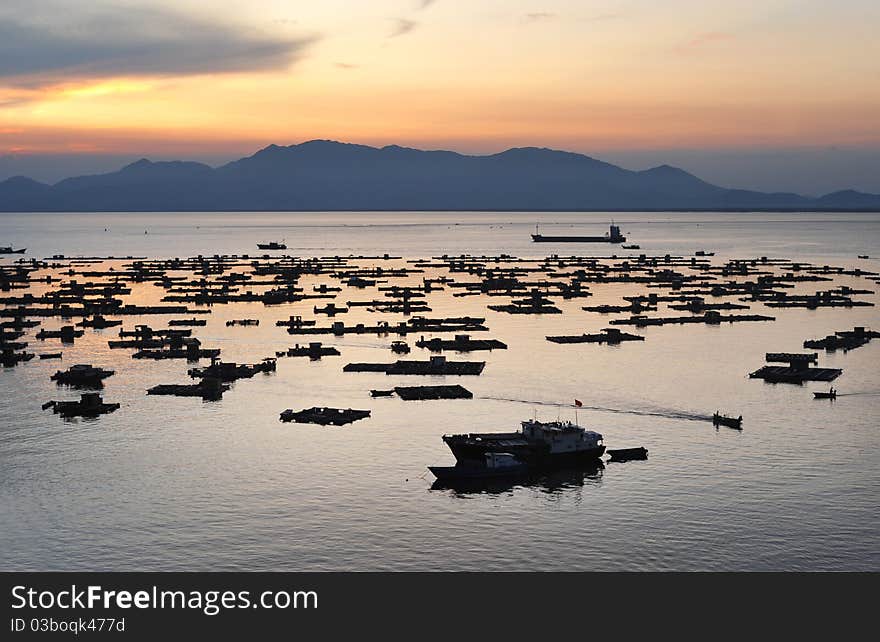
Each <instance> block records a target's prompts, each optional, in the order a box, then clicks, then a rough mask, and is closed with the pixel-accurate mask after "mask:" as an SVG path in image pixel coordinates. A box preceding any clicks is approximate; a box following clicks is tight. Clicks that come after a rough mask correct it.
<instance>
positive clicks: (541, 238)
mask: <svg viewBox="0 0 880 642" xmlns="http://www.w3.org/2000/svg"><path fill="white" fill-rule="evenodd" d="M532 240H533V241H534V242H535V243H625V242H626V237H625V236H624V235H623V234H621V233H620V226H619V225H614V224H613V223H612V224H611V228H610V230H609V231H608V233H606V234H605V235H603V236H545V235H543V234H539V233H538V226H537V225H536V226H535V233H534V234H532Z"/></svg>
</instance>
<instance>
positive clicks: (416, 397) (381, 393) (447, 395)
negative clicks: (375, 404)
mask: <svg viewBox="0 0 880 642" xmlns="http://www.w3.org/2000/svg"><path fill="white" fill-rule="evenodd" d="M370 394H372V395H373V396H374V397H389V396H391V394H396V395H397V396H398V397H400V398H401V399H403V400H404V401H424V400H429V399H473V397H474V393H472V392H471V391H470V390H468V389H467V388H465V387H464V386H459V385H457V384H456V385H452V386H397V387H396V388H393V389H391V390H371V391H370Z"/></svg>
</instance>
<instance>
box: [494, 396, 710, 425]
mask: <svg viewBox="0 0 880 642" xmlns="http://www.w3.org/2000/svg"><path fill="white" fill-rule="evenodd" d="M479 399H487V400H491V401H509V402H512V403H524V404H529V405H532V406H550V407H554V408H573V406H572V405H571V404H566V403H556V402H551V401H533V400H529V399H510V398H507V397H479ZM578 410H595V411H597V412H613V413H616V414H622V415H639V416H643V417H663V418H665V419H683V420H686V421H712V415H700V414H696V413H693V412H687V411H685V410H674V409H668V408H657V409H654V410H638V409H632V408H630V409H625V408H608V407H607V406H588V405H586V404H584V405H583V406H580V407H579V408H578Z"/></svg>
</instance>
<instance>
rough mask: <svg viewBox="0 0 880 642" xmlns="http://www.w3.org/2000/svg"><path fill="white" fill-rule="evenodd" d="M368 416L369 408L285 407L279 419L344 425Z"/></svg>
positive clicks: (324, 424) (323, 424) (302, 422)
mask: <svg viewBox="0 0 880 642" xmlns="http://www.w3.org/2000/svg"><path fill="white" fill-rule="evenodd" d="M369 416H370V411H369V410H353V409H351V408H346V409H343V408H319V407H314V408H308V409H306V410H300V411H293V410H291V409H289V408H288V409H287V410H285V411H284V412H282V413H281V417H280V419H281V421H284V422H290V421H295V422H296V423H299V424H320V425H321V426H328V425H333V426H344V425H345V424H350V423H352V422H355V421H358V420H360V419H366V418H367V417H369Z"/></svg>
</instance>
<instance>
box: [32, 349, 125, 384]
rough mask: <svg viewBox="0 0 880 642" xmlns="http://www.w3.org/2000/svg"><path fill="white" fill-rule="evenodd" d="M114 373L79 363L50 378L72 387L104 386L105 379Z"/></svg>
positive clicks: (59, 371)
mask: <svg viewBox="0 0 880 642" xmlns="http://www.w3.org/2000/svg"><path fill="white" fill-rule="evenodd" d="M41 358H42V355H41ZM113 374H114V371H113V370H104V369H103V368H96V367H94V366H92V365H89V364H83V363H78V364H76V365H75V366H70V368H68V369H67V370H58V371H57V372H56V373H55V374H53V375H52V376H51V377H49V379H51V380H52V381H54V382H55V383H57V384H58V385H63V386H71V387H72V388H102V387H103V386H104V379H106V378H107V377H112V376H113Z"/></svg>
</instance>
